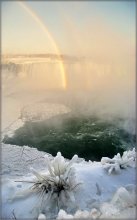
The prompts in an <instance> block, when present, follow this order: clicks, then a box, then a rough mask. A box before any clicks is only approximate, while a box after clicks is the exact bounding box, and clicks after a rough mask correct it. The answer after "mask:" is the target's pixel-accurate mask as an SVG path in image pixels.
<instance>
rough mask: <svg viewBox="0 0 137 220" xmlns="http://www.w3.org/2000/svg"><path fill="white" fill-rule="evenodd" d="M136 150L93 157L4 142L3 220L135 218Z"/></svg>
mask: <svg viewBox="0 0 137 220" xmlns="http://www.w3.org/2000/svg"><path fill="white" fill-rule="evenodd" d="M135 169H136V153H135V149H133V150H132V151H126V152H124V154H123V156H122V157H121V156H120V155H119V154H118V155H116V156H115V157H114V158H113V159H110V158H106V157H104V158H102V160H101V162H92V161H88V162H86V161H85V160H83V159H81V158H78V157H77V155H74V157H73V158H72V160H70V161H69V160H65V159H64V158H63V157H62V156H61V154H60V153H58V154H57V156H56V157H52V156H51V155H49V154H46V155H45V153H44V152H39V151H38V150H37V149H35V148H29V147H27V146H24V147H19V146H12V145H7V144H3V145H2V170H1V175H2V216H1V219H4V218H7V219H17V220H18V219H23V218H27V219H38V220H40V219H84V218H88V219H97V218H105V219H112V218H115V219H116V218H118V219H135V218H136V175H135Z"/></svg>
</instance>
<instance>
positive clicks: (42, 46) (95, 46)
mask: <svg viewBox="0 0 137 220" xmlns="http://www.w3.org/2000/svg"><path fill="white" fill-rule="evenodd" d="M23 4H25V5H26V6H25V7H26V8H28V11H30V12H31V13H34V14H35V18H34V16H31V15H30V13H28V12H27V10H25V9H24V8H25V7H23ZM36 17H38V18H39V22H37V21H36ZM40 23H41V24H40ZM42 25H43V26H45V27H46V29H47V34H44V30H43V28H41V27H42ZM48 35H50V37H49V36H48ZM51 38H52V39H53V40H51ZM55 44H56V46H57V47H58V48H59V50H60V52H61V53H65V54H70V55H80V56H87V55H90V56H93V57H95V56H99V57H102V58H104V57H106V56H108V57H110V56H112V57H115V56H117V55H118V56H119V57H121V55H122V54H125V53H127V54H128V53H130V55H131V56H133V54H134V46H135V1H121V2H120V1H112V2H105V1H99V2H98V1H97V2H96V1H86V2H84V1H82V2H81V1H80V2H78V1H76V2H71V1H70V2H62V1H60V2H58V1H57V2H55V1H53V2H52V1H51V2H50V1H26V2H25V3H23V1H22V3H19V2H18V1H11V2H10V1H7V2H6V1H5V2H4V1H3V2H2V52H3V53H20V54H21V53H56V52H57V51H56V46H55Z"/></svg>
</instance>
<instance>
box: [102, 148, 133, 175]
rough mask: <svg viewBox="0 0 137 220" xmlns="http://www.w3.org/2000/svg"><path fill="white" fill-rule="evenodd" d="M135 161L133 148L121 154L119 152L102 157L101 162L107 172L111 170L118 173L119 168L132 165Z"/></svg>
mask: <svg viewBox="0 0 137 220" xmlns="http://www.w3.org/2000/svg"><path fill="white" fill-rule="evenodd" d="M135 161H136V152H135V148H134V149H133V150H129V151H125V152H124V153H123V155H122V156H121V155H120V154H119V153H118V154H117V155H115V156H114V158H112V159H110V158H108V157H102V159H101V164H102V165H103V167H104V169H105V170H107V171H108V173H109V174H111V173H112V172H115V173H120V172H121V169H126V168H127V167H134V166H135Z"/></svg>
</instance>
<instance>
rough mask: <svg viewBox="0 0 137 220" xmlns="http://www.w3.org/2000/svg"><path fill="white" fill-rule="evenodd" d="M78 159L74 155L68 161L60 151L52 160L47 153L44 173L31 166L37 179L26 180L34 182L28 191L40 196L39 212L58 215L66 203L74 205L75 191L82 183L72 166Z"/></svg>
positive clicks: (21, 194)
mask: <svg viewBox="0 0 137 220" xmlns="http://www.w3.org/2000/svg"><path fill="white" fill-rule="evenodd" d="M77 159H78V156H77V155H74V156H73V158H72V159H71V160H70V161H66V160H65V159H64V157H63V156H62V155H61V153H60V152H58V153H57V156H56V157H54V159H53V160H52V161H50V160H49V158H48V156H47V155H46V156H45V160H46V164H47V168H48V172H46V173H44V174H43V173H40V172H38V171H36V170H35V169H33V168H31V172H32V173H33V174H34V175H35V179H34V180H33V181H32V180H30V181H26V182H28V183H29V182H30V183H32V185H31V187H30V188H29V189H28V190H27V191H26V192H27V193H29V194H30V193H33V194H34V195H38V198H40V201H39V204H38V208H39V213H48V214H49V213H51V212H52V214H53V215H54V216H56V215H57V214H58V211H59V210H60V208H62V207H63V208H64V204H65V205H68V206H69V207H70V206H71V205H72V206H74V202H75V196H74V191H75V189H76V188H77V187H78V186H79V185H80V184H81V183H79V182H77V179H76V176H75V169H74V167H73V166H72V165H73V163H75V162H77ZM23 182H24V181H23ZM26 192H20V193H19V194H18V195H15V197H16V198H17V197H18V198H21V197H23V194H24V196H25V195H26ZM49 215H50V214H49ZM48 217H53V216H48Z"/></svg>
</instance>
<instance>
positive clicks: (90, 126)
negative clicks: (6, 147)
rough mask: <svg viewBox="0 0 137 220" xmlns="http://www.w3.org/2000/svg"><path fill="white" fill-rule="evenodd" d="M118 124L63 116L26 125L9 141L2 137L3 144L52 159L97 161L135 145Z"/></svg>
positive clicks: (92, 118) (91, 118)
mask: <svg viewBox="0 0 137 220" xmlns="http://www.w3.org/2000/svg"><path fill="white" fill-rule="evenodd" d="M118 121H119V119H117V120H115V121H113V122H111V121H107V122H106V121H101V120H100V119H98V118H96V117H83V116H76V115H70V114H65V115H63V116H56V117H54V118H52V119H48V120H45V121H41V122H32V121H28V122H26V123H25V124H24V126H23V127H21V128H19V129H18V130H16V132H15V134H14V136H13V137H8V136H5V138H4V140H3V142H4V143H8V144H14V145H20V146H23V145H28V146H30V147H36V148H37V149H38V150H41V151H45V152H47V153H50V154H52V155H53V156H55V155H56V153H57V152H58V151H60V152H61V153H62V155H63V156H64V157H65V158H68V159H70V158H72V156H73V155H74V154H78V156H79V157H82V158H85V159H86V160H89V159H90V160H97V161H98V160H100V159H101V158H102V157H103V156H108V157H113V156H114V155H115V154H117V153H118V152H119V153H121V154H122V152H123V151H124V150H125V149H127V148H130V147H133V145H134V144H135V135H132V134H130V133H128V132H127V131H125V130H124V129H122V128H120V127H119V126H118V125H117V124H118Z"/></svg>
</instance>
